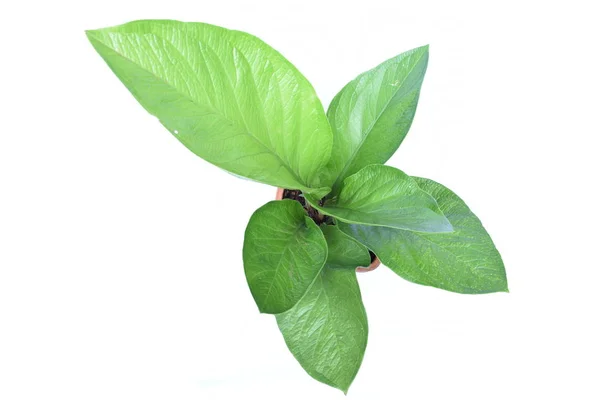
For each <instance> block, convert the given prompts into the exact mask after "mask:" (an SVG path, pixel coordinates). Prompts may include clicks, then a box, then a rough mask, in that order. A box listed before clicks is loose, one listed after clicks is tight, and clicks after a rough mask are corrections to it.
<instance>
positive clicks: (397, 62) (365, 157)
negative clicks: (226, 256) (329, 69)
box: [327, 46, 429, 193]
mask: <svg viewBox="0 0 600 400" xmlns="http://www.w3.org/2000/svg"><path fill="white" fill-rule="evenodd" d="M428 59H429V46H423V47H419V48H416V49H414V50H410V51H407V52H405V53H402V54H400V55H398V56H396V57H394V58H392V59H389V60H387V61H385V62H384V63H382V64H380V65H378V66H377V67H375V68H373V69H372V70H370V71H367V72H365V73H363V74H361V75H359V76H358V77H357V78H356V79H354V80H353V81H351V82H350V83H348V84H347V85H346V86H345V87H344V88H343V89H342V90H341V91H340V92H339V93H338V94H337V95H336V97H335V98H334V99H333V101H332V102H331V104H330V106H329V109H328V110H327V117H328V118H329V122H330V123H331V126H332V129H333V133H334V135H333V152H332V155H331V160H330V161H329V164H328V166H327V170H328V173H329V174H330V181H331V182H334V192H335V193H337V192H338V191H339V189H340V184H341V183H342V182H343V180H344V179H345V178H346V177H347V176H350V175H352V174H354V173H356V172H358V171H359V170H360V169H361V168H363V167H365V166H367V165H369V164H383V163H385V162H386V161H387V160H388V159H389V158H390V157H391V156H392V154H394V152H395V151H396V150H397V149H398V147H399V146H400V143H402V140H404V137H405V136H406V134H407V132H408V130H409V128H410V125H411V124H412V120H413V117H414V115H415V111H416V109H417V102H418V100H419V93H420V90H421V84H422V82H423V78H424V76H425V71H426V69H427V61H428Z"/></svg>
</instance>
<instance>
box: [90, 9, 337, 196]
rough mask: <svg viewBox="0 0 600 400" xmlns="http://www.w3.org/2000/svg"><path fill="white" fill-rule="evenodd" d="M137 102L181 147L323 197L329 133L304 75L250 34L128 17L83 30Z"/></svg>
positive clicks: (230, 167)
mask: <svg viewBox="0 0 600 400" xmlns="http://www.w3.org/2000/svg"><path fill="white" fill-rule="evenodd" d="M87 35H88V38H89V40H90V42H91V43H92V45H93V46H94V47H95V48H96V50H97V51H98V53H99V54H100V55H101V56H102V57H103V58H104V60H105V61H106V62H107V64H108V65H109V67H110V68H111V69H112V70H113V72H114V73H115V74H116V75H117V76H118V77H119V79H120V80H121V81H122V82H123V83H124V84H125V86H126V87H127V88H128V89H129V91H130V92H131V93H132V94H133V95H134V96H135V98H136V99H137V100H138V101H139V102H140V103H141V104H142V106H144V108H145V109H146V110H147V111H148V112H149V113H151V114H152V115H154V116H156V117H157V118H158V119H159V120H160V122H161V123H162V124H163V125H164V126H165V127H166V128H167V129H169V131H171V132H172V133H173V134H174V135H175V137H177V139H179V140H180V141H181V142H182V143H183V144H184V145H185V146H186V147H188V148H189V149H190V150H191V151H193V152H194V153H195V154H197V155H198V156H200V157H202V158H204V159H205V160H207V161H209V162H211V163H213V164H215V165H217V166H218V167H220V168H223V169H225V170H227V171H230V172H232V173H234V174H236V175H239V176H243V177H247V178H250V179H253V180H256V181H259V182H263V183H267V184H270V185H274V186H280V187H285V188H293V189H300V190H303V191H305V192H307V193H315V195H317V196H323V195H325V194H326V193H327V192H328V191H329V188H327V187H323V185H321V183H320V181H319V177H318V176H317V174H318V173H319V172H320V171H321V170H322V169H323V167H324V166H325V165H326V163H327V161H328V160H329V156H330V152H331V145H332V134H331V129H330V127H329V123H328V121H327V118H326V116H325V112H324V111H323V107H322V105H321V103H320V101H319V99H318V98H317V96H316V94H315V91H314V89H313V88H312V86H311V85H310V83H309V82H308V81H307V80H306V78H304V76H302V74H300V72H298V70H296V68H294V66H293V65H292V64H290V63H289V62H288V61H287V60H286V59H285V58H284V57H283V56H281V54H279V53H278V52H277V51H275V50H273V49H272V48H271V47H269V46H268V45H267V44H265V43H264V42H262V41H261V40H259V39H257V38H256V37H254V36H251V35H249V34H246V33H243V32H238V31H232V30H228V29H224V28H220V27H216V26H213V25H208V24H202V23H183V22H177V21H136V22H131V23H128V24H125V25H121V26H116V27H112V28H106V29H100V30H95V31H88V32H87Z"/></svg>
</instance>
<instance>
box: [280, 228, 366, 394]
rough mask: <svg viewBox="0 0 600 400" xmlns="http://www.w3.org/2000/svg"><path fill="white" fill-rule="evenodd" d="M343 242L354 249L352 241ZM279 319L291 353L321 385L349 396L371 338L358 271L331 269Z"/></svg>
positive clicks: (352, 269) (327, 265)
mask: <svg viewBox="0 0 600 400" xmlns="http://www.w3.org/2000/svg"><path fill="white" fill-rule="evenodd" d="M331 232H333V231H332V230H329V233H331ZM340 243H342V242H340ZM343 243H346V244H348V245H349V246H350V247H354V245H353V244H351V242H348V241H344V242H343ZM347 251H348V253H350V252H354V251H355V250H353V249H350V248H349V249H348V250H347ZM367 254H368V253H367ZM329 261H334V260H333V259H332V258H328V262H329ZM335 261H336V262H338V261H339V259H336V260H335ZM345 264H346V265H345V266H346V267H356V266H359V264H358V263H353V264H352V263H345ZM276 317H277V324H278V325H279V329H280V330H281V333H282V334H283V337H284V339H285V342H286V344H287V346H288V348H289V349H290V351H291V352H292V354H293V355H294V357H296V359H297V360H298V362H299V363H300V365H302V368H304V370H305V371H306V372H308V374H309V375H310V376H312V377H313V378H315V379H316V380H318V381H320V382H323V383H325V384H327V385H330V386H333V387H335V388H338V389H340V390H342V391H343V392H344V393H346V392H347V391H348V387H349V386H350V384H351V383H352V381H353V380H354V377H355V376H356V374H357V372H358V369H359V368H360V364H361V363H362V359H363V355H364V352H365V348H366V346H367V335H368V326H367V315H366V313H365V309H364V306H363V303H362V299H361V295H360V289H359V287H358V282H357V280H356V274H355V272H354V268H339V267H338V266H334V265H332V264H329V263H328V264H326V266H325V268H323V270H322V271H321V273H320V275H319V277H318V278H317V279H316V280H315V282H314V284H313V285H312V286H311V287H310V289H309V290H308V292H307V293H306V295H305V296H304V297H303V298H302V299H301V300H300V301H299V302H298V304H296V305H295V306H294V308H292V309H291V310H289V311H288V312H285V313H283V314H279V315H277V316H276Z"/></svg>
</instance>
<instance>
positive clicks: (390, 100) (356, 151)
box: [333, 53, 425, 191]
mask: <svg viewBox="0 0 600 400" xmlns="http://www.w3.org/2000/svg"><path fill="white" fill-rule="evenodd" d="M424 54H425V53H421V56H420V57H419V58H418V59H417V60H416V61H415V62H414V64H413V66H412V67H411V69H410V70H409V71H408V73H407V74H406V76H405V77H404V79H403V80H402V84H400V85H398V89H396V90H395V91H394V94H393V95H392V96H390V98H389V100H388V101H386V103H385V106H384V107H382V109H381V111H380V112H379V113H378V115H377V117H376V118H375V120H373V122H372V123H371V125H370V126H369V128H367V130H366V133H365V135H363V137H362V138H361V140H360V142H359V144H358V146H357V147H356V148H355V149H354V151H353V152H352V155H351V156H350V158H349V159H348V161H346V163H345V164H344V168H343V169H342V172H340V174H339V175H338V177H337V179H336V180H335V182H334V183H333V188H334V191H335V189H336V188H337V187H338V185H339V181H340V178H341V177H343V176H344V174H345V173H346V171H347V170H348V168H350V165H351V164H352V162H353V161H354V159H355V158H356V155H357V154H358V151H359V150H360V149H361V147H362V145H363V143H364V142H365V140H367V137H368V136H369V135H370V134H371V131H372V130H373V128H374V127H375V125H376V124H377V122H378V121H379V118H381V116H382V115H383V113H384V112H385V110H386V109H387V108H388V106H389V105H390V103H391V102H392V100H393V99H394V97H396V94H398V92H399V91H400V89H401V88H402V85H404V82H406V80H407V79H408V77H409V76H410V74H412V72H413V71H414V69H415V67H416V66H417V64H418V63H419V61H421V59H422V58H423V55H424Z"/></svg>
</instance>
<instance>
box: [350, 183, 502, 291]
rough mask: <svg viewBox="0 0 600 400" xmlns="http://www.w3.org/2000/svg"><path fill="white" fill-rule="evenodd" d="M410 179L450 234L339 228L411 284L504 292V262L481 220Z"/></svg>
mask: <svg viewBox="0 0 600 400" xmlns="http://www.w3.org/2000/svg"><path fill="white" fill-rule="evenodd" d="M414 179H415V181H416V182H417V183H418V184H419V186H420V187H421V188H422V189H423V190H425V191H426V192H427V193H430V194H431V195H432V196H433V197H434V198H435V199H436V200H437V202H438V204H439V205H440V208H441V209H442V211H443V212H444V214H445V215H446V216H447V217H448V219H449V220H450V222H451V223H452V226H453V227H454V232H452V233H437V234H428V233H419V232H410V231H403V230H398V229H390V228H383V227H375V226H364V225H347V224H343V223H341V224H340V228H341V230H342V231H344V232H346V233H347V234H349V235H351V236H352V237H354V238H356V239H357V240H358V241H360V242H361V243H363V244H364V245H365V246H367V247H368V248H370V249H371V250H372V251H373V252H374V253H375V254H377V256H378V257H379V259H380V260H381V262H382V263H383V264H385V265H387V266H388V267H389V268H391V269H392V270H393V271H394V272H395V273H397V274H398V275H400V276H401V277H403V278H404V279H407V280H409V281H411V282H415V283H419V284H422V285H428V286H434V287H437V288H440V289H445V290H449V291H452V292H458V293H470V294H477V293H492V292H507V291H508V286H507V281H506V272H505V271H504V264H503V263H502V259H501V257H500V254H499V253H498V250H496V247H495V246H494V243H493V242H492V239H491V238H490V236H489V235H488V233H487V232H486V230H485V229H484V228H483V226H482V225H481V221H479V219H478V218H477V217H476V216H475V215H474V214H473V213H472V212H471V210H469V208H468V207H467V205H466V204H465V203H464V202H463V201H462V200H461V199H460V198H459V197H458V196H457V195H456V194H454V193H453V192H451V191H450V190H449V189H447V188H446V187H444V186H442V185H440V184H439V183H436V182H434V181H432V180H429V179H424V178H414Z"/></svg>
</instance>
